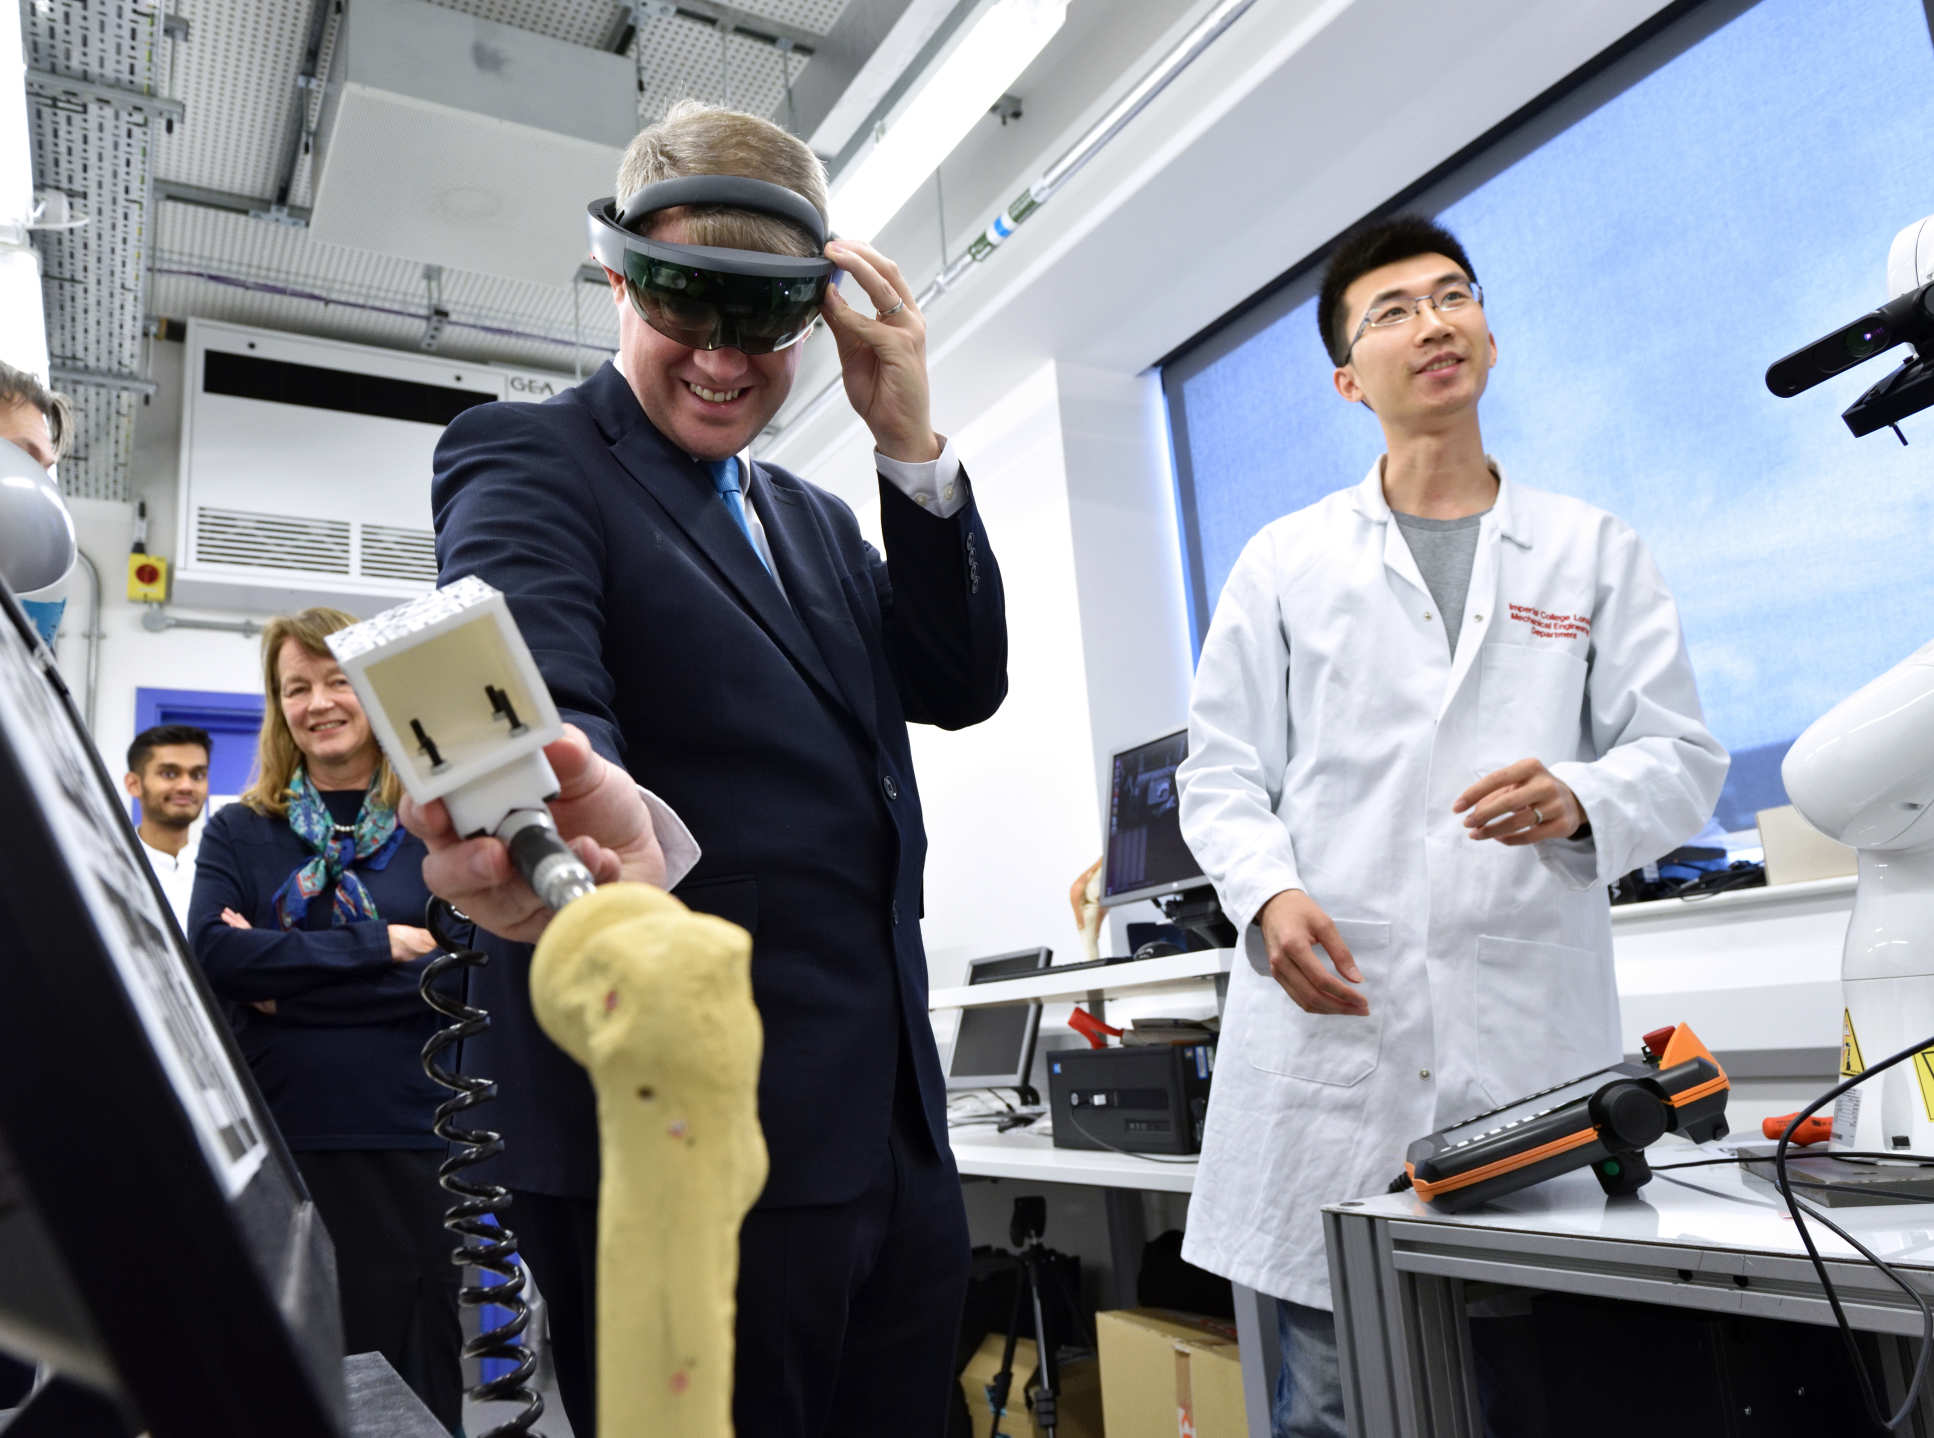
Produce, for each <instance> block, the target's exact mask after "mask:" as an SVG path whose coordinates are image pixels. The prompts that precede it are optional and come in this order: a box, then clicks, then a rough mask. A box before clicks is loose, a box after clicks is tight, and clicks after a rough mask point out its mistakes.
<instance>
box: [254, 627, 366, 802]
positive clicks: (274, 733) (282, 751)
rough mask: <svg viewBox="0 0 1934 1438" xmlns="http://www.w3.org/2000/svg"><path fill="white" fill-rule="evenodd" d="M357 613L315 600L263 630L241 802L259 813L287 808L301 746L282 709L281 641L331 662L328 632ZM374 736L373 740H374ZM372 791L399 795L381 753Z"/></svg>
mask: <svg viewBox="0 0 1934 1438" xmlns="http://www.w3.org/2000/svg"><path fill="white" fill-rule="evenodd" d="M355 622H356V616H355V615H353V614H345V613H343V611H342V610H340V609H330V608H328V607H326V606H323V605H318V606H317V607H316V608H314V609H305V610H303V611H302V612H301V613H300V614H283V615H279V616H277V617H276V618H274V619H271V620H270V621H269V623H268V627H267V628H265V629H264V630H263V631H262V690H263V698H264V700H265V701H266V702H265V703H264V704H263V705H262V731H261V733H260V734H259V735H257V736H256V741H255V771H254V773H252V774H251V775H250V776H249V785H248V788H246V789H244V790H243V791H242V802H243V803H244V804H246V805H248V807H249V808H251V809H253V810H254V811H255V812H256V813H258V814H272V815H274V816H275V817H277V818H280V817H282V816H283V815H284V814H287V813H288V812H289V781H290V780H292V779H293V778H295V771H296V769H297V768H298V767H300V766H301V764H302V751H301V750H300V749H298V748H296V743H295V735H293V734H291V733H290V732H289V721H288V718H287V717H286V716H285V715H284V714H283V713H282V645H283V641H285V640H289V639H293V640H295V642H296V643H297V644H298V645H300V646H301V647H302V648H303V649H305V650H307V651H308V652H309V653H310V654H312V655H314V656H315V657H316V658H318V659H327V660H329V661H330V662H331V663H333V662H334V661H335V656H334V655H333V654H332V653H330V651H329V643H328V640H329V636H330V635H331V634H334V633H335V632H336V631H337V630H338V629H347V628H348V627H349V626H350V625H352V624H354V623H355ZM372 742H374V741H373V740H372ZM376 786H377V788H376V797H377V798H378V799H380V800H381V801H382V802H383V803H385V804H387V805H389V806H390V808H392V809H394V808H395V807H396V806H397V804H398V803H399V802H401V800H402V798H403V781H402V780H400V779H398V778H397V777H396V771H395V770H394V769H391V768H390V766H389V760H387V759H385V758H383V757H382V756H381V755H380V754H379V755H377V758H376Z"/></svg>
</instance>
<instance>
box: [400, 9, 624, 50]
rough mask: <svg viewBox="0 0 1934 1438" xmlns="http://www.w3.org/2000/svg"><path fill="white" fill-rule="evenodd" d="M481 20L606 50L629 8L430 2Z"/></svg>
mask: <svg viewBox="0 0 1934 1438" xmlns="http://www.w3.org/2000/svg"><path fill="white" fill-rule="evenodd" d="M430 3H431V4H432V5H441V6H442V7H443V8H444V9H446V10H460V11H462V12H463V13H464V14H466V15H475V16H476V17H477V18H478V19H479V20H494V21H496V22H497V23H498V24H499V25H514V26H516V27H517V28H518V29H519V30H529V31H532V32H533V33H535V34H538V35H548V36H550V37H551V38H552V39H553V40H565V41H569V42H570V43H571V44H573V45H591V46H596V47H600V48H602V47H603V45H604V44H605V43H606V41H608V40H609V39H610V38H611V37H612V36H613V35H614V34H615V33H616V32H617V31H618V29H619V27H620V25H621V24H622V21H621V20H620V16H621V14H622V12H623V11H624V10H626V9H627V8H629V7H627V6H623V5H619V4H616V3H614V0H430Z"/></svg>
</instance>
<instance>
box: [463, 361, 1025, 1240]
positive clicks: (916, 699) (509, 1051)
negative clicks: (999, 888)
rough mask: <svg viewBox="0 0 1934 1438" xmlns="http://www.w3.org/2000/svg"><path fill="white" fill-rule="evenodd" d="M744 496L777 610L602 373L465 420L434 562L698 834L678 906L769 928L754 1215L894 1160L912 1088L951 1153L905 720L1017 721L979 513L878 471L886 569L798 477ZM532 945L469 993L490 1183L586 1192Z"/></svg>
mask: <svg viewBox="0 0 1934 1438" xmlns="http://www.w3.org/2000/svg"><path fill="white" fill-rule="evenodd" d="M962 482H963V483H964V482H965V480H964V476H963V481H962ZM748 494H749V497H750V499H751V502H752V503H753V505H754V506H755V507H756V508H757V510H758V512H759V516H760V519H761V520H762V522H763V523H764V526H765V532H766V537H767V540H768V541H769V543H770V545H771V548H772V554H773V560H774V563H775V564H776V566H777V568H778V572H779V576H780V578H781V579H782V580H783V582H784V584H785V593H784V594H783V595H782V594H781V593H780V590H779V588H778V586H777V585H775V584H774V583H773V581H772V576H771V575H770V574H768V573H767V572H766V570H765V568H764V566H763V565H762V564H761V563H760V561H759V557H758V555H757V553H756V552H755V551H754V550H753V549H752V547H751V546H750V545H749V544H748V543H747V542H746V537H745V535H744V534H743V533H742V532H741V531H740V530H739V528H738V526H737V524H736V522H735V521H734V518H733V516H732V515H731V513H730V512H729V511H728V510H727V509H726V507H725V505H724V504H723V503H722V502H721V501H720V499H719V497H718V495H717V494H716V493H715V492H714V490H713V488H712V483H711V480H710V478H709V476H708V475H707V474H706V473H705V471H704V470H702V469H701V468H700V467H699V466H698V465H697V464H696V463H695V462H694V461H693V460H692V459H691V458H690V457H689V456H688V455H686V454H685V453H684V452H683V451H681V450H680V449H679V448H678V447H677V446H676V445H674V444H672V443H671V442H670V441H669V440H667V439H666V438H665V437H664V436H663V435H662V434H660V433H659V432H658V430H657V429H656V428H655V427H654V426H653V425H652V424H651V422H650V421H649V420H648V419H647V418H646V417H645V414H644V411H643V410H642V409H641V408H640V406H639V404H638V401H637V399H636V397H635V396H634V395H633V394H632V392H631V387H630V386H629V384H627V383H626V381H625V379H624V377H623V376H622V375H621V374H619V373H618V371H617V370H616V369H615V368H614V367H612V366H611V365H609V364H606V365H604V366H603V367H602V368H600V369H599V370H598V372H597V373H596V374H594V375H592V376H591V377H590V378H589V379H587V380H586V381H584V382H583V383H582V384H581V385H579V386H577V387H576V388H575V389H572V390H568V391H566V392H565V393H563V394H561V395H559V396H557V397H556V398H554V399H551V400H548V401H546V402H545V403H543V404H509V403H499V404H487V405H481V406H479V407H477V408H475V409H470V410H466V411H465V412H464V413H463V414H461V415H459V416H458V417H457V418H456V420H455V421H453V422H452V423H451V425H450V427H449V428H448V429H447V430H446V431H445V432H444V435H443V438H442V440H441V442H440V443H439V444H438V446H437V451H436V471H435V484H434V488H433V500H434V505H435V512H436V532H437V559H438V564H439V567H440V570H441V581H442V582H443V583H445V584H448V583H449V582H451V581H452V580H454V579H457V578H460V577H461V576H463V575H466V574H475V575H477V576H479V577H480V578H482V579H484V580H485V581H486V582H488V583H490V584H492V585H494V586H495V587H496V588H498V589H500V590H502V591H503V592H504V594H505V595H506V596H507V597H508V600H509V603H510V608H511V611H512V613H513V614H514V615H515V616H516V619H517V623H518V626H519V627H520V628H521V629H522V630H523V633H524V637H525V639H526V640H527V641H528V642H529V644H530V648H531V652H532V654H533V655H534V656H535V657H536V660H537V665H538V668H539V669H540V670H542V671H543V674H544V678H545V680H546V681H547V682H548V684H549V685H550V689H551V693H552V695H553V696H554V697H555V699H556V700H557V705H558V708H559V709H560V710H561V711H562V712H563V714H564V717H565V718H566V719H568V720H570V721H571V722H573V723H576V724H578V725H579V726H580V727H582V728H583V729H584V731H585V732H586V733H587V734H588V735H589V736H590V738H591V742H592V744H593V745H594V746H596V747H597V749H598V750H599V751H600V752H601V753H603V754H604V755H605V756H606V757H607V758H610V759H612V760H614V761H615V762H617V763H619V764H622V765H623V766H624V767H625V768H626V769H628V770H629V771H630V772H631V773H632V775H633V776H634V777H636V779H637V780H638V782H639V783H641V784H643V785H645V786H646V787H647V788H650V789H652V790H653V791H654V792H656V793H657V794H659V795H660V796H661V797H663V798H664V799H665V800H666V802H668V803H669V804H671V805H672V807H673V808H675V809H676V810H677V811H678V813H679V815H680V817H681V818H683V819H684V820H685V822H686V824H687V825H688V826H690V828H691V830H692V832H693V834H694V835H695V836H696V838H697V839H698V842H699V845H700V847H701V849H702V850H703V857H702V858H701V859H700V860H699V863H698V865H697V867H696V868H695V869H694V870H693V871H692V873H691V874H690V875H689V876H687V877H686V878H685V879H684V880H683V882H681V883H680V885H679V886H678V888H677V890H676V893H677V894H678V896H679V898H681V899H683V900H684V901H685V903H686V904H688V905H689V906H691V907H692V908H693V909H696V910H699V911H701V912H704V913H710V914H717V915H719V916H720V917H722V918H726V919H730V920H731V921H732V922H734V923H736V924H740V925H742V926H743V927H744V928H746V929H747V930H749V931H750V932H751V934H752V938H753V950H752V989H753V996H754V998H755V999H756V1001H757V1003H758V1007H759V1012H760V1016H761V1018H762V1020H763V1021H764V1025H765V1057H764V1061H763V1066H762V1068H761V1072H760V1079H759V1116H760V1119H761V1122H762V1124H763V1125H764V1129H765V1141H766V1147H767V1150H768V1153H769V1154H770V1158H771V1176H770V1178H769V1179H768V1181H767V1185H766V1190H765V1193H764V1195H763V1197H762V1198H761V1200H760V1202H761V1203H762V1204H764V1205H768V1206H786V1205H793V1204H812V1203H832V1202H838V1201H840V1200H843V1199H846V1198H849V1197H851V1196H853V1195H854V1194H855V1193H857V1192H858V1191H859V1189H860V1187H861V1185H862V1184H863V1183H864V1182H865V1181H866V1180H867V1178H868V1177H869V1176H870V1175H871V1174H872V1173H874V1172H875V1171H876V1169H877V1167H878V1164H879V1162H880V1160H881V1155H882V1154H883V1153H884V1151H885V1143H886V1137H887V1131H888V1125H889V1123H890V1122H891V1117H892V1110H893V1094H894V1088H895V1083H896V1080H898V1079H900V1078H901V1077H902V1076H907V1077H908V1078H909V1079H910V1081H911V1082H912V1083H914V1084H915V1085H916V1086H917V1089H918V1095H919V1099H920V1106H921V1110H922V1112H923V1113H924V1114H925V1118H926V1124H925V1127H926V1129H927V1132H928V1135H929V1137H930V1139H931V1142H932V1144H933V1147H934V1150H935V1151H936V1152H937V1153H939V1154H941V1155H945V1154H947V1152H948V1148H947V1129H946V1102H945V1100H946V1094H945V1083H944V1080H943V1077H942V1075H941V1072H940V1065H939V1058H938V1055H937V1053H936V1051H935V1048H934V1042H933V1034H932V1029H931V1027H930V1025H929V1022H928V1019H927V966H926V954H925V950H924V949H923V947H922V945H921V941H920V923H919V921H920V915H921V909H922V899H921V870H922V866H923V864H924V861H925V856H926V848H927V840H926V831H925V828H924V827H923V825H922V822H921V816H920V799H919V793H918V790H917V788H916V786H915V783H914V777H913V764H912V758H911V755H910V753H909V750H908V744H907V728H906V726H907V722H908V720H914V721H917V722H924V723H930V724H937V725H940V726H942V727H944V728H959V727H962V726H965V725H968V724H973V723H977V722H978V721H980V720H982V719H985V718H986V717H987V716H988V715H990V714H992V713H993V712H994V710H995V709H996V708H998V707H999V705H1000V702H1001V700H1002V698H1003V697H1004V696H1005V694H1006V692H1007V627H1006V618H1005V612H1004V607H1003V601H1002V596H1001V582H1000V573H999V570H998V569H997V568H996V567H995V563H994V555H993V552H992V551H991V550H990V549H989V548H988V544H987V536H986V532H985V531H984V530H983V529H982V527H981V522H980V517H979V515H978V514H977V513H976V510H975V507H974V505H973V504H972V503H971V502H970V503H969V504H968V505H967V506H966V507H965V508H964V509H962V510H961V511H960V512H959V513H958V514H955V515H954V516H952V517H951V518H948V519H940V518H937V517H936V516H934V515H932V514H930V513H928V512H926V511H924V510H922V509H921V508H920V507H919V506H917V505H915V504H914V503H913V502H912V501H911V500H909V499H908V498H907V497H906V496H905V495H904V494H902V493H901V492H900V491H899V490H897V489H895V488H894V487H893V486H892V485H891V484H889V483H886V482H884V481H883V482H882V483H881V485H880V503H881V525H882V529H883V531H884V534H885V539H886V552H887V557H886V558H885V559H884V560H883V559H882V558H881V556H880V554H879V552H878V551H877V550H875V549H874V548H873V547H872V546H871V545H869V544H868V543H867V542H866V541H865V540H864V539H863V538H862V537H861V535H860V530H859V526H858V524H857V523H856V521H855V520H854V517H853V513H852V511H851V510H850V509H849V508H848V507H847V506H846V505H845V504H844V503H842V502H841V501H840V500H839V499H837V498H835V497H834V496H832V495H830V494H828V493H826V492H825V491H824V490H821V489H818V488H816V487H814V486H813V485H810V484H807V483H805V482H804V481H802V480H800V479H799V478H797V477H796V476H794V475H792V474H789V473H787V472H786V471H784V470H782V469H777V468H774V467H771V466H768V465H763V464H758V465H754V466H753V467H752V476H751V480H750V485H749V489H748ZM788 601H790V602H788ZM529 953H530V951H529V949H528V948H527V947H525V946H521V945H508V944H497V946H496V949H495V955H496V957H495V958H494V959H493V962H492V963H491V964H490V965H488V966H487V967H485V968H484V969H482V970H480V971H479V972H478V974H477V977H476V979H475V981H474V987H473V990H472V992H473V995H474V996H475V998H476V1000H477V1001H478V1002H480V1003H482V1004H483V1005H484V1006H485V1007H486V1008H488V1009H489V1011H490V1015H491V1029H490V1031H489V1033H488V1034H486V1035H484V1036H483V1037H482V1038H481V1039H479V1040H475V1041H473V1042H472V1044H471V1045H470V1052H468V1053H467V1054H466V1055H465V1059H464V1064H465V1067H466V1069H468V1070H469V1071H470V1072H473V1073H476V1074H479V1075H482V1076H484V1077H488V1078H492V1079H495V1080H496V1081H497V1082H498V1085H499V1096H498V1101H497V1102H496V1103H495V1104H494V1105H492V1106H491V1107H490V1108H488V1109H484V1110H481V1111H479V1112H478V1114H476V1115H475V1117H476V1118H478V1119H479V1120H480V1121H481V1122H482V1123H483V1124H484V1125H485V1126H488V1127H491V1128H495V1129H499V1130H501V1131H502V1132H503V1134H504V1137H505V1140H506V1145H507V1151H506V1153H505V1156H504V1158H503V1159H502V1160H500V1161H499V1163H498V1165H497V1167H496V1169H495V1171H494V1173H493V1177H495V1178H497V1179H498V1181H500V1182H503V1183H506V1184H508V1185H509V1186H511V1187H513V1188H522V1189H527V1190H531V1191H534V1192H539V1193H550V1194H561V1195H571V1196H589V1195H593V1194H595V1193H596V1191H597V1173H598V1160H597V1128H596V1114H595V1109H594V1105H593V1101H592V1096H591V1090H590V1086H589V1083H588V1081H587V1080H586V1078H585V1076H584V1074H583V1071H582V1070H581V1069H579V1068H578V1067H577V1065H576V1064H575V1063H573V1062H572V1061H571V1059H570V1058H569V1057H568V1056H567V1055H565V1054H564V1052H563V1051H562V1050H560V1049H558V1048H556V1047H555V1046H554V1045H552V1044H551V1042H550V1040H549V1039H548V1038H546V1037H545V1036H544V1034H543V1032H542V1031H541V1030H540V1029H539V1028H538V1026H537V1023H536V1020H535V1018H534V1017H533V1016H532V1013H531V1008H530V996H529V992H528V964H529Z"/></svg>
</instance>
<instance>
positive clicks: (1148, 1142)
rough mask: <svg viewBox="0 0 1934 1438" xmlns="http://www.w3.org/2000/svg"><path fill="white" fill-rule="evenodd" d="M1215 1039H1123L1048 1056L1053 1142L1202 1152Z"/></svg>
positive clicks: (1145, 1150)
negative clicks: (1133, 1041) (1123, 1041)
mask: <svg viewBox="0 0 1934 1438" xmlns="http://www.w3.org/2000/svg"><path fill="white" fill-rule="evenodd" d="M1214 1072H1215V1045H1214V1044H1210V1043H1194V1044H1126V1045H1123V1046H1121V1047H1119V1048H1106V1049H1061V1050H1057V1051H1056V1052H1054V1053H1051V1054H1049V1055H1048V1106H1049V1110H1050V1112H1051V1113H1052V1114H1053V1120H1054V1146H1055V1147H1056V1148H1085V1149H1119V1150H1122V1151H1124V1152H1127V1153H1175V1154H1190V1153H1200V1152H1201V1151H1202V1120H1203V1117H1204V1116H1205V1115H1206V1114H1207V1113H1208V1111H1209V1077H1210V1075H1211V1074H1213V1073H1214Z"/></svg>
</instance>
